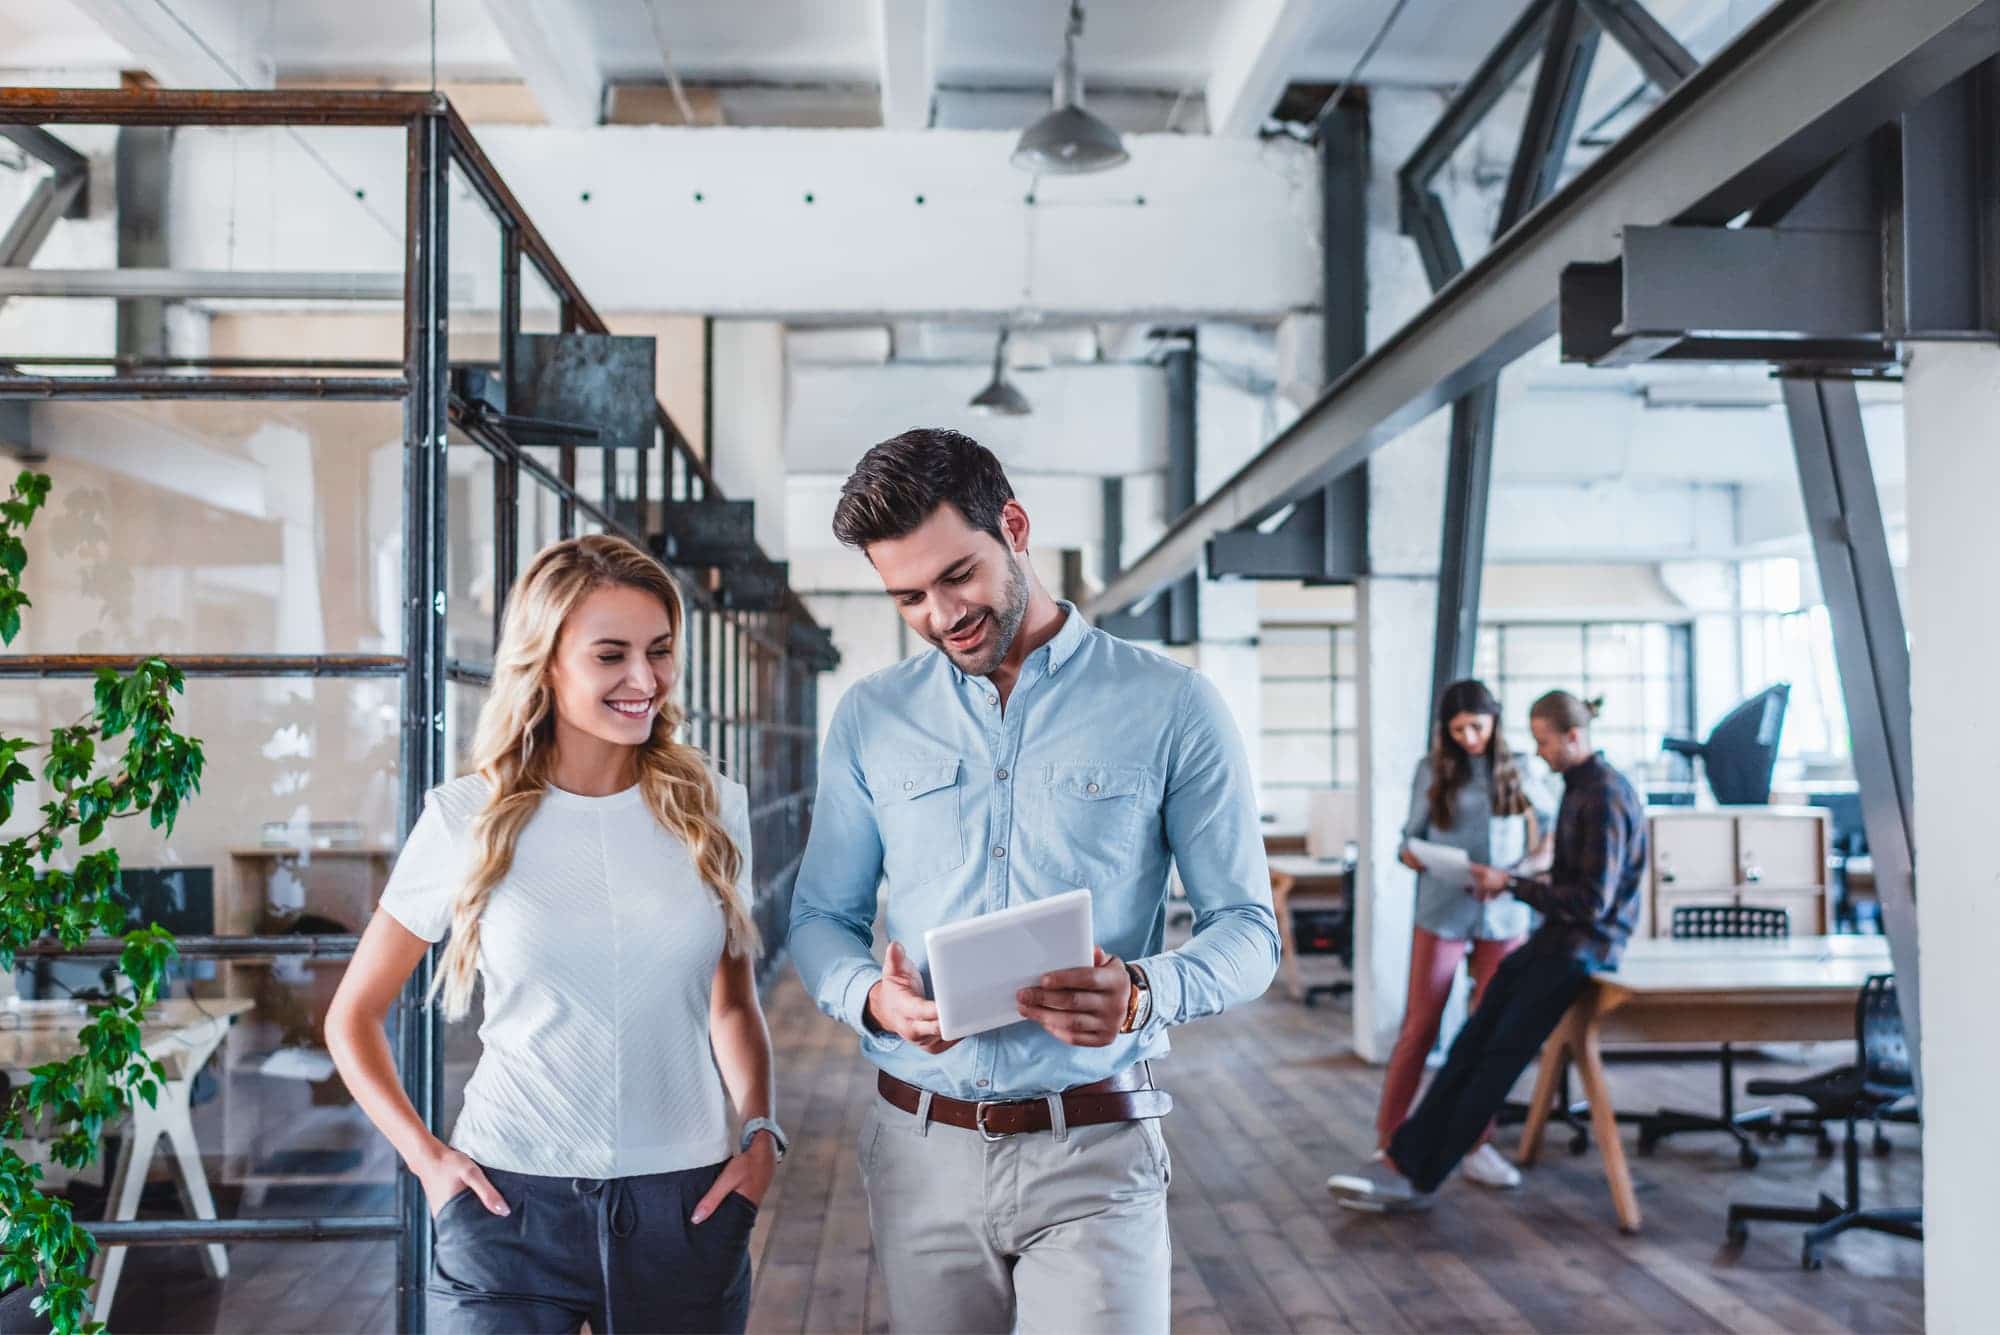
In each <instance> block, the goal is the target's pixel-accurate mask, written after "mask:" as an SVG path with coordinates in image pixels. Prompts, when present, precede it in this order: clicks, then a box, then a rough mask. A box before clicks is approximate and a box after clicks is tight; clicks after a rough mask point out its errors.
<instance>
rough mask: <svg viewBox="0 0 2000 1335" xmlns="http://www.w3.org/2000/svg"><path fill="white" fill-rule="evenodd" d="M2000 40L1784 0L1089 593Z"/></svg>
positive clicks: (1738, 207)
mask: <svg viewBox="0 0 2000 1335" xmlns="http://www.w3.org/2000/svg"><path fill="white" fill-rule="evenodd" d="M1996 54H2000V0H1905V2H1904V3H1900V4H1894V5H1885V4H1878V3H1876V2H1875V0H1776V3H1774V4H1773V5H1772V6H1771V7H1770V8H1769V9H1768V10H1766V11H1765V12H1764V13H1762V14H1760V15H1759V16H1758V17H1757V18H1756V19H1754V20H1753V21H1752V22H1751V23H1750V25H1749V26H1748V27H1746V28H1745V29H1744V30H1743V31H1742V32H1741V33H1739V34H1738V35H1737V37H1736V39H1735V40H1734V41H1732V42H1731V43H1730V44H1729V45H1728V46H1726V47H1724V48H1723V49H1722V50H1721V51H1719V52H1717V53H1716V55H1715V56H1714V57H1712V58H1711V59H1709V60H1708V61H1707V62H1706V63H1705V64H1704V65H1703V66H1702V67H1701V68H1700V69H1698V70H1697V71H1695V73H1694V74H1693V75H1692V76H1690V77H1689V79H1688V80H1687V82H1686V83H1685V84H1684V85H1683V87H1682V88H1681V89H1680V90H1678V91H1677V92H1676V93H1675V95H1674V96H1672V97H1669V98H1667V99H1665V100H1664V101H1662V102H1661V103H1660V104H1659V105H1658V106H1657V107H1655V108H1653V110H1652V111H1651V112H1649V113H1648V114H1647V115H1646V117H1645V118H1644V119H1643V120H1641V121H1640V122H1639V123H1638V124H1637V125H1635V126H1634V127H1632V129H1631V130H1630V131H1629V132H1627V133H1626V134H1625V135H1624V136H1622V137H1621V138H1620V139H1619V140H1618V142H1617V143H1615V144H1613V145H1612V146H1611V147H1610V148H1608V149H1607V150H1605V151H1604V152H1603V153H1602V154H1600V155H1599V156H1598V157H1597V158H1596V159H1595V160H1593V161H1592V162H1591V163H1589V164H1588V165H1587V166H1585V167H1584V168H1583V169H1582V170H1581V171H1579V172H1578V173H1577V174H1576V175H1575V176H1574V177H1573V178H1571V179H1570V180H1569V181H1567V182H1566V183H1565V184H1564V185H1563V187H1562V189H1561V190H1560V191H1558V192H1557V195H1556V197H1555V198H1553V199H1551V200H1549V201H1547V202H1545V203H1544V204H1543V205H1542V206H1541V207H1540V208H1538V209H1537V210H1536V211H1535V214H1534V216H1533V218H1532V219H1531V220H1529V221H1528V222H1526V223H1524V225H1522V226H1518V227H1515V228H1513V229H1512V230H1510V231H1509V232H1508V233H1507V235H1506V236H1504V237H1502V238H1501V239H1500V240H1498V241H1496V242H1495V243H1494V245H1493V246H1492V248H1491V249H1489V250H1488V251H1487V252H1486V253H1485V254H1483V255H1481V256H1480V257H1479V258H1478V259H1477V260H1475V261H1474V262H1473V263H1471V264H1470V265H1468V266H1467V268H1466V270H1465V272H1464V273H1462V274H1460V275H1459V276H1458V277H1457V278H1455V279H1453V280H1451V281H1450V282H1449V283H1447V284H1446V286H1445V287H1444V288H1443V289H1441V290H1440V291H1439V292H1438V294H1437V296H1436V297H1434V298H1433V299H1432V300H1431V302H1430V303H1429V304H1428V305H1427V306H1426V307H1425V308H1424V309H1423V310H1422V311H1420V312H1418V313H1417V314H1416V315H1415V316H1414V317H1413V318H1412V319H1410V320H1409V321H1408V322H1407V323H1405V324H1404V325H1403V326H1402V327H1401V328H1399V329H1398V330H1397V331H1396V332H1395V333H1393V334H1391V335H1390V336H1389V337H1388V338H1386V339H1384V340H1382V341H1381V342H1380V343H1379V344H1377V345H1376V346H1375V347H1373V348H1372V349H1371V350H1370V352H1369V354H1368V356H1367V357H1366V358H1365V359H1363V360H1362V361H1361V362H1360V363H1358V364H1357V365H1356V366H1354V367H1353V368H1352V369H1351V370H1350V371H1348V373H1347V374H1346V375H1344V376H1342V377H1341V379H1340V380H1339V381H1338V382H1336V383H1335V384H1334V385H1332V386H1330V387H1329V388H1328V390H1327V392H1326V393H1325V394H1324V395H1322V396H1321V397H1320V399H1319V400H1318V402H1316V403H1314V404H1313V406H1312V407H1310V408H1308V409H1307V410H1306V412H1305V413H1304V414H1303V415H1302V416H1301V417H1300V418H1299V420H1298V421H1296V422H1294V423H1293V424H1292V425H1291V426H1289V427H1288V428H1286V429H1285V431H1284V432H1283V433H1281V434H1280V435H1279V436H1278V437H1277V439H1275V440H1273V441H1272V442H1271V443H1270V444H1269V445H1267V446H1266V447H1265V448H1264V450H1263V452H1262V453H1260V454H1259V455H1257V457H1255V458H1254V459H1252V460H1250V461H1249V462H1248V463H1246V464H1245V465H1244V466H1243V467H1242V468H1240V469H1238V470H1237V471H1236V473H1235V474H1234V475H1233V476H1232V477H1231V478H1230V479H1229V480H1228V481H1227V482H1225V483H1223V484H1222V485H1221V486H1220V487H1217V488H1216V489H1215V490H1213V491H1212V492H1210V493H1209V495H1208V496H1207V497H1205V498H1204V499H1203V500H1202V502H1201V504H1200V505H1198V506H1197V507H1196V508H1195V509H1194V510H1193V511H1192V512H1191V513H1189V514H1186V515H1183V516H1182V517H1181V518H1180V519H1179V520H1177V521H1176V522H1175V523H1174V524H1172V525H1171V526H1170V527H1169V528H1168V530H1167V531H1166V532H1165V533H1164V534H1162V535H1161V537H1160V539H1159V540H1158V541H1157V542H1156V543H1154V544H1153V546H1152V547H1151V548H1150V549H1149V550H1148V551H1146V552H1144V553H1142V554H1140V555H1139V556H1137V557H1136V558H1132V559H1129V560H1128V562H1127V565H1126V568H1125V569H1124V570H1123V571H1122V572H1121V573H1120V574H1119V576H1118V579H1117V580H1116V581H1115V582H1114V583H1113V584H1111V585H1110V586H1109V587H1107V588H1105V589H1104V590H1103V591H1102V592H1101V593H1099V594H1098V595H1097V597H1096V598H1094V599H1093V600H1092V604H1091V607H1090V608H1089V609H1086V610H1087V611H1089V612H1090V613H1091V614H1093V615H1095V613H1096V612H1097V610H1098V609H1099V608H1100V607H1124V606H1130V605H1131V604H1133V603H1136V602H1138V601H1140V600H1141V599H1143V598H1145V597H1146V596H1148V595H1149V594H1150V593H1152V592H1153V591H1154V590H1156V589H1159V588H1162V587H1165V586H1166V585H1167V584H1169V583H1170V582H1172V581H1173V580H1174V579H1176V578H1178V577H1179V576H1181V575H1183V574H1185V573H1186V572H1187V571H1189V570H1192V569H1195V568H1197V567H1198V566H1199V564H1200V561H1201V557H1202V554H1203V552H1204V551H1205V549H1206V546H1207V541H1208V539H1209V538H1210V537H1212V536H1214V534H1215V533H1217V532H1218V531H1221V530H1223V529H1225V528H1236V527H1239V526H1241V525H1242V524H1243V523H1244V522H1246V521H1252V522H1254V521H1258V520H1262V519H1264V518H1265V517H1267V516H1269V515H1271V514H1273V513H1275V512H1277V511H1278V510H1279V509H1281V508H1283V507H1284V506H1286V505H1289V504H1291V503H1293V502H1295V501H1297V500H1299V499H1300V498H1301V497H1302V496H1303V495H1305V494H1306V493H1308V492H1310V491H1316V490H1318V489H1319V488H1321V487H1323V486H1325V485H1326V484H1327V483H1328V482H1329V481H1331V480H1332V479H1333V478H1335V477H1337V476H1339V475H1340V474H1342V473H1344V472H1346V471H1347V470H1349V469H1350V468H1353V467H1354V466H1355V465H1356V464H1358V463H1360V462H1362V461H1363V460H1365V459H1366V458H1367V457H1368V456H1369V455H1370V454H1372V453H1373V452H1374V451H1375V450H1377V449H1380V448H1381V447H1382V446H1384V445H1386V444H1388V443H1389V442H1390V441H1392V440H1395V439H1396V438H1397V437H1398V436H1400V435H1401V434H1402V433H1403V432H1404V431H1406V430H1407V429H1408V428H1410V427H1411V426H1413V425H1415V424H1416V423H1417V422H1419V421H1421V420H1422V419H1423V418H1425V417H1426V416H1428V415H1430V414H1431V413H1432V412H1435V411H1436V410H1437V409H1439V408H1441V407H1444V406H1446V405H1447V404H1449V403H1451V402H1452V401H1453V400H1455V399H1457V398H1459V397H1460V396H1462V395H1463V394H1465V393H1467V392H1468V391H1470V390H1472V389H1474V388H1475V387H1477V386H1478V385H1479V384H1480V383H1482V382H1484V381H1486V380H1490V379H1492V378H1493V377H1494V376H1495V375H1497V374H1499V373H1500V371H1501V370H1502V369H1503V368H1504V367H1506V366H1507V364H1508V363H1510V362H1512V361H1513V360H1514V359H1515V358H1517V357H1519V356H1520V355H1521V354H1523V353H1524V352H1526V351H1528V350H1529V349H1530V348H1532V347H1534V346H1535V344H1537V343H1539V342H1541V341H1542V340H1544V339H1546V338H1548V337H1549V336H1550V335H1552V334H1553V333H1555V331H1556V320H1555V316H1556V291H1557V285H1558V281H1559V277H1560V275H1561V272H1562V270H1563V269H1564V267H1566V266H1567V265H1569V264H1573V263H1577V262H1579V261H1586V262H1587V261H1597V262H1602V261H1606V260H1610V259H1612V258H1615V251H1614V247H1615V238H1616V236H1617V234H1618V229H1619V228H1621V227H1624V226H1627V225H1633V224H1640V225H1644V224H1658V223H1665V222H1678V223H1683V224H1687V225H1704V224H1721V223H1726V222H1728V221H1729V220H1731V219H1733V218H1735V217H1736V216H1738V215H1739V214H1741V213H1743V212H1744V211H1745V210H1747V209H1750V208H1753V207H1755V206H1756V205H1757V203H1759V202H1760V201H1761V200H1764V199H1768V198H1769V197H1770V196H1771V195H1772V194H1774V193H1776V192H1777V191H1779V190H1781V189H1783V188H1784V187H1785V186H1787V185H1789V184H1790V183H1792V182H1794V181H1796V180H1798V179H1799V178H1800V177H1802V176H1805V175H1807V174H1809V173H1811V172H1812V171H1813V170H1815V169H1816V168H1818V167H1819V166H1820V165H1822V164H1824V163H1825V162H1826V161H1827V160H1828V159H1830V158H1833V157H1835V156H1837V155H1838V154H1840V153H1841V152H1842V151H1843V150H1845V149H1846V148H1848V147H1849V146H1851V145H1852V144H1854V143H1856V142H1857V141H1859V140H1860V139H1863V138H1865V137H1866V136H1867V135H1868V134H1869V133H1870V132H1871V131H1872V130H1873V129H1874V128H1875V127H1877V126H1880V125H1883V124H1885V123H1887V122H1890V121H1893V120H1894V119H1895V118H1896V117H1897V116H1900V115H1902V114H1903V113H1904V112H1905V111H1907V110H1908V109H1909V108H1910V107H1912V106H1914V105H1916V104H1917V103H1918V102H1921V101H1922V100H1923V99H1924V98H1926V97H1929V96H1930V95H1931V94H1932V93H1935V92H1936V91H1937V90H1938V89H1940V88H1942V87H1944V86H1945V85H1946V84H1948V83H1950V82H1951V81H1952V80H1953V79H1956V78H1958V77H1959V76H1960V75H1962V74H1964V73H1965V72H1966V71H1967V70H1969V69H1971V68H1972V67H1973V66H1975V65H1977V64H1980V63H1982V62H1983V61H1986V60H1989V59H1991V58H1993V56H1994V55H1996Z"/></svg>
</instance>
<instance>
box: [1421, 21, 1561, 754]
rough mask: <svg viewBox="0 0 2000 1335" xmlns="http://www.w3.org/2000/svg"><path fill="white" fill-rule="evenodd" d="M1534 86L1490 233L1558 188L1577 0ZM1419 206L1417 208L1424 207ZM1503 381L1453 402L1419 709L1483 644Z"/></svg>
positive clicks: (1427, 230) (1556, 31)
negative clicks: (1432, 620)
mask: <svg viewBox="0 0 2000 1335" xmlns="http://www.w3.org/2000/svg"><path fill="white" fill-rule="evenodd" d="M1543 31H1544V33H1545V38H1544V44H1543V51H1542V59H1541V64H1540V66H1539V67H1538V68H1537V70H1536V72H1535V88H1534V92H1533V93H1532V94H1531V95H1530V97H1529V101H1528V113H1527V117H1526V119H1525V120H1524V122H1523V123H1522V128H1521V141H1520V143H1519V144H1518V145H1517V146H1516V148H1515V150H1514V162H1513V166H1512V168H1511V169H1510V170H1509V172H1508V173H1507V186H1506V190H1505V192H1504V193H1503V194H1502V196H1501V200H1500V214H1499V217H1498V219H1497V221H1496V223H1495V226H1494V235H1495V237H1496V238H1497V237H1500V236H1504V235H1505V234H1506V233H1507V232H1508V231H1510V230H1511V229H1512V228H1513V227H1514V225H1515V224H1516V223H1518V222H1519V221H1520V220H1521V219H1522V218H1523V217H1524V216H1526V215H1527V214H1528V213H1529V212H1530V211H1531V210H1533V209H1534V207H1535V206H1536V205H1537V204H1539V203H1541V202H1542V201H1543V200H1544V199H1546V198H1548V197H1549V196H1550V195H1552V194H1554V193H1555V189H1556V186H1557V184H1558V183H1559V181H1560V180H1561V177H1562V166H1563V160H1564V158H1565V157H1566V156H1567V154H1568V151H1569V144H1570V140H1571V138H1572V137H1573V136H1574V135H1575V133H1576V118H1577V113H1578V110H1579V109H1580V108H1581V107H1582V105H1583V93H1584V88H1585V87H1586V86H1587V85H1588V83H1589V82H1590V68H1591V65H1592V63H1593V62H1594V61H1595V60H1596V58H1597V41H1598V30H1597V28H1596V27H1595V26H1594V25H1592V24H1591V22H1590V21H1589V20H1588V19H1587V18H1585V17H1583V16H1582V15H1581V14H1579V13H1578V11H1577V6H1576V3H1575V0H1558V3H1557V4H1556V5H1555V6H1554V7H1553V8H1552V9H1551V11H1550V13H1549V15H1548V19H1547V23H1546V27H1545V28H1544V30H1543ZM1425 189H1426V193H1427V195H1428V198H1429V203H1428V208H1429V209H1431V210H1434V211H1435V224H1434V227H1435V229H1436V230H1441V231H1442V233H1443V238H1444V241H1445V243H1446V244H1449V243H1450V240H1451V237H1450V226H1449V224H1448V223H1447V222H1446V221H1445V219H1444V210H1443V207H1442V205H1441V204H1438V203H1437V197H1436V196H1435V195H1434V194H1429V192H1428V186H1426V187H1425ZM1420 213H1421V210H1420ZM1437 244H1438V243H1437V239H1436V236H1435V233H1434V230H1433V225H1429V224H1427V225H1426V226H1425V227H1424V228H1423V229H1422V230H1421V231H1420V233H1419V235H1418V245H1419V247H1420V249H1424V248H1435V247H1436V246H1437ZM1457 264H1458V251H1457V248H1456V247H1455V246H1453V247H1452V248H1451V249H1450V250H1449V251H1448V252H1447V251H1435V252H1434V251H1433V250H1432V249H1425V260H1424V267H1425V271H1426V272H1427V273H1430V274H1432V275H1433V277H1434V280H1435V279H1436V277H1437V276H1439V275H1442V277H1443V278H1444V279H1445V280H1446V281H1449V279H1451V278H1452V277H1455V276H1456V275H1457V267H1456V266H1457ZM1499 406H1500V388H1499V382H1498V381H1497V380H1488V381H1486V382H1485V383H1484V384H1481V385H1479V386H1477V387H1475V388H1474V389H1473V390H1472V391H1471V392H1469V393H1467V394H1466V395H1464V396H1463V397H1461V398H1460V399H1458V400H1457V401H1456V402H1455V403H1453V404H1452V406H1451V447H1450V453H1449V456H1448V458H1447V461H1446V468H1445V488H1444V516H1443V525H1442V530H1443V531H1442V542H1441V545H1440V548H1439V553H1438V589H1437V619H1436V628H1435V631H1434V633H1433V636H1432V641H1431V694H1430V701H1429V704H1428V705H1427V706H1426V710H1425V724H1424V726H1425V728H1426V729H1427V730H1428V728H1429V726H1430V721H1429V719H1430V709H1429V706H1430V705H1434V704H1435V703H1436V702H1437V700H1438V699H1440V698H1441V697H1442V696H1443V694H1444V689H1445V687H1446V686H1448V685H1450V684H1451V683H1452V682H1454V681H1457V680H1459V679H1460V678H1463V677H1469V676H1471V675H1472V667H1473V661H1474V659H1475V657H1476V656H1477V652H1478V647H1479V600H1480V595H1481V593H1482V585H1483V582H1484V575H1485V569H1486V516H1487V512H1488V509H1489V508H1490V502H1491V497H1492V490H1493V433H1494V430H1495V428H1496V426H1497V419H1498V416H1499Z"/></svg>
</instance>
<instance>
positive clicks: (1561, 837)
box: [1507, 752, 1646, 969]
mask: <svg viewBox="0 0 2000 1335" xmlns="http://www.w3.org/2000/svg"><path fill="white" fill-rule="evenodd" d="M1562 777H1563V799H1562V807H1561V808H1560V809H1559V810H1558V811H1557V812H1556V834H1555V857H1554V860H1553V861H1552V862H1551V864H1550V866H1549V871H1548V874H1547V875H1546V876H1538V877H1524V876H1517V877H1514V878H1513V879H1512V880H1511V881H1510V883H1509V884H1508V887H1507V888H1508V889H1509V890H1512V891H1513V892H1514V897H1515V898H1516V899H1518V900H1520V901H1521V902H1522V903H1524V904H1526V905H1528V906H1529V907H1531V908H1533V909H1535V910H1536V911H1537V912H1539V913H1540V914H1541V915H1542V925H1541V926H1540V927H1539V928H1537V929H1536V931H1535V935H1534V937H1533V938H1531V939H1530V941H1529V943H1528V944H1529V945H1530V946H1533V947H1539V948H1541V949H1544V950H1549V949H1555V950H1560V951H1562V952H1563V953H1565V954H1568V955H1571V956H1573V957H1574V958H1576V959H1580V960H1582V961H1584V962H1585V963H1586V964H1588V965H1590V967H1591V968H1593V969H1615V968H1617V967H1618V956H1619V954H1620V953H1621V952H1622V951H1623V950H1624V949H1625V941H1626V938H1628V937H1630V936H1631V935H1632V926H1633V924H1634V922H1635V921H1637V919H1638V916H1639V882H1640V879H1641V878H1642V877H1643V876H1644V875H1645V872H1646V808H1645V804H1644V803H1643V802H1641V801H1640V800H1639V794H1638V793H1637V792H1635V791H1633V788H1632V785H1631V784H1630V783H1629V782H1627V781H1626V778H1625V776H1624V775H1622V774H1620V773H1619V772H1618V771H1617V770H1615V769H1613V768H1611V766H1610V765H1608V764H1606V763H1605V760H1604V754H1603V752H1599V753H1597V754H1596V755H1594V756H1592V757H1591V758H1590V759H1588V760H1586V761H1584V762H1583V763H1582V764H1580V765H1576V766H1573V767H1571V768H1569V769H1567V770H1564V771H1563V776H1562Z"/></svg>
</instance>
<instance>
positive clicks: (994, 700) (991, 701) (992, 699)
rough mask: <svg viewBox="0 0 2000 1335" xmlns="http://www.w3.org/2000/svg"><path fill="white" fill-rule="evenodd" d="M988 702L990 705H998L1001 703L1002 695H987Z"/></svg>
mask: <svg viewBox="0 0 2000 1335" xmlns="http://www.w3.org/2000/svg"><path fill="white" fill-rule="evenodd" d="M986 703H987V704H989V705H997V704H999V703H1000V697H999V696H997V695H989V696H987V697H986Z"/></svg>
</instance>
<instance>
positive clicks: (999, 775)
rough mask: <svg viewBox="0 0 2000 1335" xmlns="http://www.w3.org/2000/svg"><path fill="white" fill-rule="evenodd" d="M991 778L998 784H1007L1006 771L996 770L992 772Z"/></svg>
mask: <svg viewBox="0 0 2000 1335" xmlns="http://www.w3.org/2000/svg"><path fill="white" fill-rule="evenodd" d="M993 777H994V778H996V779H998V780H1000V782H1002V783H1005V782H1007V771H1006V770H1004V769H996V770H994V771H993Z"/></svg>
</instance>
